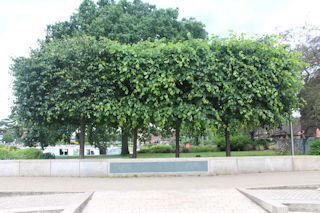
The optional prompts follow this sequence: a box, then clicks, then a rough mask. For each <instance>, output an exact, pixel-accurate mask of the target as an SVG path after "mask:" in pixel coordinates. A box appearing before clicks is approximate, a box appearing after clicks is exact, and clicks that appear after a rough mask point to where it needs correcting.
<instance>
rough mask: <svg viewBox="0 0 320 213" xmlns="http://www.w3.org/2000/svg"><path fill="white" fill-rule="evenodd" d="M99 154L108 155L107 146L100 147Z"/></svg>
mask: <svg viewBox="0 0 320 213" xmlns="http://www.w3.org/2000/svg"><path fill="white" fill-rule="evenodd" d="M99 154H100V155H106V154H107V150H106V149H105V148H100V149H99Z"/></svg>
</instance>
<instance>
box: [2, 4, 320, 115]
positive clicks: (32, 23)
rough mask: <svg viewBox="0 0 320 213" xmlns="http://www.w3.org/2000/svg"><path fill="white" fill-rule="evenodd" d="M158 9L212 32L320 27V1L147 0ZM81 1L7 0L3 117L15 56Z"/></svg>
mask: <svg viewBox="0 0 320 213" xmlns="http://www.w3.org/2000/svg"><path fill="white" fill-rule="evenodd" d="M144 1H145V2H149V3H151V4H156V5H157V7H160V8H168V7H172V8H176V7H178V8H179V12H180V13H179V14H180V18H182V17H187V18H188V17H195V18H196V19H197V20H199V21H202V22H203V23H204V24H205V25H206V30H207V31H208V33H209V34H210V35H211V34H218V35H221V36H224V35H226V34H228V30H233V31H234V32H236V33H242V32H244V33H247V34H250V35H252V34H267V33H276V31H275V29H276V28H280V29H288V28H291V27H295V26H301V25H303V24H304V23H306V22H308V23H310V24H315V25H320V23H318V22H319V20H320V13H319V11H318V10H319V8H320V1H319V0H197V1H195V0H144ZM80 3H81V0H6V1H3V2H2V4H1V8H0V119H3V118H6V117H8V116H9V114H10V107H11V106H12V102H13V95H12V90H11V87H12V77H11V76H10V70H9V67H10V64H11V63H12V62H11V57H18V56H27V55H28V52H29V50H30V48H35V47H36V46H37V39H43V38H44V35H45V28H46V25H47V24H53V23H55V22H57V21H63V20H68V19H69V17H70V15H71V14H72V13H73V12H75V11H76V8H77V7H78V6H79V4H80Z"/></svg>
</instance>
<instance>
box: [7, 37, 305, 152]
mask: <svg viewBox="0 0 320 213" xmlns="http://www.w3.org/2000/svg"><path fill="white" fill-rule="evenodd" d="M302 65H303V63H302V62H301V61H300V60H299V59H298V58H297V54H296V53H294V52H289V51H288V50H287V49H286V48H285V46H283V45H281V44H280V43H279V42H277V40H276V39H275V38H274V37H272V36H263V37H260V38H250V39H248V38H245V36H239V37H237V36H235V35H230V36H229V37H228V38H223V39H222V38H218V37H213V38H212V39H211V40H202V39H192V38H191V36H189V39H188V40H186V41H184V42H178V43H171V42H168V41H166V40H165V39H162V40H155V41H143V42H138V43H137V44H121V43H119V42H117V41H111V40H109V39H107V38H102V37H100V38H99V39H97V38H96V37H92V36H85V35H81V36H73V37H64V38H63V39H51V40H50V42H45V41H44V42H42V43H40V46H39V48H38V49H36V50H33V51H32V52H31V54H30V56H29V57H19V58H16V59H14V64H13V66H12V68H11V69H12V71H13V72H12V73H13V76H14V77H15V81H14V85H13V89H14V92H15V96H16V101H15V114H16V115H18V117H19V118H21V120H23V121H24V122H25V123H26V124H28V125H30V126H33V127H46V128H47V129H51V130H54V129H55V127H56V128H59V129H61V128H65V129H67V130H70V131H62V132H72V131H74V130H75V128H78V127H79V130H80V158H83V157H84V139H85V135H86V130H87V127H88V126H89V127H90V128H91V131H92V130H97V129H98V128H105V127H106V126H108V127H113V128H116V129H117V128H121V129H122V131H123V132H126V133H127V134H129V133H132V134H133V138H134V145H133V146H134V147H133V157H136V148H137V137H138V133H139V132H144V131H146V129H149V128H150V127H151V126H152V127H156V128H158V129H160V130H163V131H172V130H175V135H176V157H179V136H180V129H181V127H182V126H184V127H185V128H186V129H189V130H190V131H203V130H205V129H206V128H208V127H212V126H215V127H216V128H222V129H224V131H225V137H226V143H227V149H226V150H227V156H230V143H229V132H230V129H232V128H237V127H239V126H243V125H262V126H263V125H268V126H269V127H270V126H272V125H274V124H277V123H281V122H282V121H283V119H287V118H289V117H290V116H291V112H292V110H293V109H297V108H298V107H299V99H298V97H297V94H298V93H299V90H300V88H301V81H300V74H299V73H300V72H299V68H300V67H301V66H302ZM70 126H72V127H74V128H73V129H72V128H69V127H70ZM90 128H89V129H90ZM54 132H56V131H54ZM64 135H65V134H64Z"/></svg>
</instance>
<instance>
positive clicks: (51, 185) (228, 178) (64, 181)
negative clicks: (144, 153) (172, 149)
mask: <svg viewBox="0 0 320 213" xmlns="http://www.w3.org/2000/svg"><path fill="white" fill-rule="evenodd" d="M302 184H320V171H311V172H310V171H309V172H277V173H255V174H239V175H220V176H182V177H180V176H168V177H130V178H79V177H0V190H25V191H57V192H59V191H60V192H86V191H131V190H137V191H141V190H191V189H210V188H236V187H242V188H248V187H263V186H277V185H302Z"/></svg>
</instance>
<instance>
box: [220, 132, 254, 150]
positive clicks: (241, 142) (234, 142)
mask: <svg viewBox="0 0 320 213" xmlns="http://www.w3.org/2000/svg"><path fill="white" fill-rule="evenodd" d="M215 143H216V145H217V146H218V148H220V150H223V151H224V150H226V141H225V138H224V137H221V138H218V139H217V140H216V141H215ZM250 143H251V139H250V137H248V136H243V135H236V136H231V137H230V147H231V150H232V151H244V150H245V146H246V144H250Z"/></svg>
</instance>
